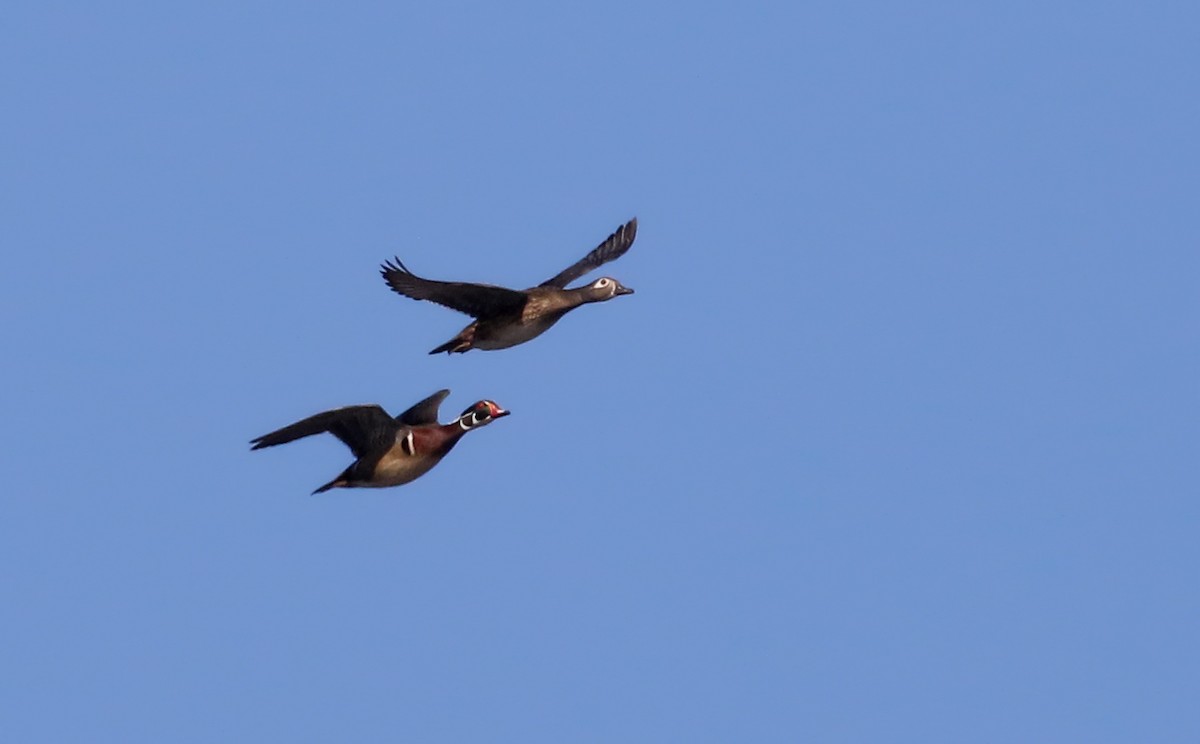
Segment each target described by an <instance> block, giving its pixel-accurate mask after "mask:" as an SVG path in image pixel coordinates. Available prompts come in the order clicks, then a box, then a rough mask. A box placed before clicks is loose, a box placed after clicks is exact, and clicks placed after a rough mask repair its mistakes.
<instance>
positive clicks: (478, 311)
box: [379, 258, 526, 318]
mask: <svg viewBox="0 0 1200 744" xmlns="http://www.w3.org/2000/svg"><path fill="white" fill-rule="evenodd" d="M379 273H380V274H381V275H383V280H384V281H385V282H387V284H388V286H389V287H391V288H392V291H393V292H396V293H398V294H402V295H404V296H405V297H411V298H412V299H414V300H428V301H430V302H436V303H437V304H439V305H442V306H443V307H448V308H450V309H451V310H457V311H458V312H460V313H466V314H467V315H470V316H472V317H475V318H486V317H491V316H494V315H504V314H506V313H519V312H521V310H522V308H524V307H525V300H526V295H525V293H524V292H518V291H517V290H515V289H505V288H504V287H494V286H492V285H490V284H469V283H467V282H439V281H436V280H434V279H424V278H422V277H419V276H417V275H416V274H414V273H412V272H411V271H409V270H408V267H407V266H405V265H404V263H403V262H401V261H400V259H399V258H395V259H393V260H392V261H388V262H386V263H384V264H383V265H382V266H381V267H380V268H379Z"/></svg>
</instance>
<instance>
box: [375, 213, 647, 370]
mask: <svg viewBox="0 0 1200 744" xmlns="http://www.w3.org/2000/svg"><path fill="white" fill-rule="evenodd" d="M636 235H637V218H636V217H635V218H633V219H632V220H630V221H629V222H627V223H625V224H624V225H621V227H619V228H617V231H616V232H614V233H613V234H612V235H609V236H608V238H607V239H605V241H604V242H603V243H601V244H600V245H599V246H597V247H596V249H595V250H593V251H592V252H591V253H589V254H587V255H586V256H584V257H583V258H582V259H580V260H579V261H578V262H576V263H575V264H573V265H571V266H570V267H568V268H567V269H565V270H563V271H562V272H561V273H559V274H558V275H556V276H554V277H553V278H551V279H547V280H546V281H544V282H542V283H541V284H539V285H538V286H536V287H531V288H529V289H525V290H516V289H506V288H505V287H496V286H493V285H490V284H469V283H466V282H439V281H434V280H432V279H422V278H421V277H419V276H417V275H416V274H414V273H412V272H411V271H409V270H408V267H407V266H405V265H404V264H403V263H402V262H401V261H400V259H399V258H395V259H393V261H388V262H386V263H384V264H383V265H382V266H381V267H380V270H379V273H381V274H382V275H383V279H384V281H386V282H387V283H388V286H389V287H391V288H392V289H393V290H394V291H396V292H398V293H399V294H402V295H404V296H405V297H411V298H412V299H414V300H429V301H430V302H436V303H437V304H439V305H443V306H445V307H448V308H450V309H451V310H457V311H459V312H460V313H466V314H467V315H470V316H472V317H474V318H475V322H473V323H471V325H469V326H467V327H466V328H464V329H462V330H461V331H460V332H459V333H458V335H457V336H455V337H454V338H452V339H450V340H449V341H447V342H446V343H444V344H442V345H441V346H439V347H437V348H436V349H434V350H433V351H431V352H429V353H430V354H438V353H441V352H443V351H444V352H446V353H447V354H453V353H456V352H457V353H459V354H462V353H465V352H467V351H469V350H471V349H483V350H485V351H491V350H494V349H507V348H508V347H510V346H516V345H517V344H523V343H525V342H526V341H529V340H531V339H534V338H537V337H538V336H540V335H542V334H543V333H545V332H546V331H547V330H548V329H549V328H550V326H552V325H554V324H555V323H557V322H558V321H559V319H560V318H562V316H564V315H566V314H567V313H569V312H570V311H572V310H574V309H575V308H577V307H579V306H580V305H584V304H587V303H589V302H605V301H607V300H611V299H612V298H614V297H618V296H620V295H627V294H633V290H632V289H630V288H629V287H625V286H622V284H621V283H620V282H618V281H617V280H616V279H613V278H612V277H609V276H606V277H603V278H601V279H597V280H596V281H594V282H592V283H591V284H588V285H585V286H582V287H576V288H574V289H567V288H566V286H567V284H569V283H571V282H573V281H575V280H576V279H578V278H579V277H581V276H583V275H584V274H586V273H588V272H589V271H591V270H593V269H595V268H598V267H599V266H601V265H602V264H605V263H608V262H609V261H613V260H615V259H618V258H620V257H621V256H623V255H624V254H625V251H627V250H629V246H631V245H633V239H634V237H635V236H636Z"/></svg>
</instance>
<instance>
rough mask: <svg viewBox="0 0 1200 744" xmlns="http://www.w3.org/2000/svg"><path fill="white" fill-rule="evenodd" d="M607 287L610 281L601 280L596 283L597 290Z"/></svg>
mask: <svg viewBox="0 0 1200 744" xmlns="http://www.w3.org/2000/svg"><path fill="white" fill-rule="evenodd" d="M607 286H608V279H601V280H600V281H598V282H596V289H604V288H605V287H607Z"/></svg>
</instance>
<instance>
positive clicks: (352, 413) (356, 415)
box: [250, 406, 399, 457]
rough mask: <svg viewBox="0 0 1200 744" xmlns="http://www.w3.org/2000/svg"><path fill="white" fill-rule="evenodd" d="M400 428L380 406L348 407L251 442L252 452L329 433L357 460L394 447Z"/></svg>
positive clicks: (306, 420) (299, 422)
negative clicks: (397, 431) (392, 444)
mask: <svg viewBox="0 0 1200 744" xmlns="http://www.w3.org/2000/svg"><path fill="white" fill-rule="evenodd" d="M398 428H399V425H398V424H397V423H396V421H395V420H394V419H393V418H392V417H391V416H389V415H388V414H387V411H385V410H383V409H382V408H380V407H379V406H347V407H345V408H335V409H333V410H332V411H325V412H323V413H318V414H317V415H315V416H309V417H308V418H306V419H304V420H303V421H297V422H296V423H294V424H292V425H290V426H285V427H283V428H282V429H279V430H278V431H273V432H271V433H270V434H264V435H262V436H261V437H258V438H257V439H252V440H250V443H251V444H253V445H254V446H253V447H251V448H250V449H262V448H263V447H274V446H275V445H277V444H286V443H288V442H292V441H295V440H297V439H300V438H301V437H308V436H312V435H313V434H322V433H324V432H329V433H330V434H332V435H334V436H335V437H337V438H338V439H340V440H342V442H343V443H344V444H345V445H346V446H347V447H349V448H350V451H351V452H353V453H354V456H355V457H363V456H364V455H366V454H368V453H371V452H375V451H378V450H379V449H383V448H387V447H389V446H391V443H392V442H393V441H395V438H396V430H397V429H398Z"/></svg>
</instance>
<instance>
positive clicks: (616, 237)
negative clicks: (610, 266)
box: [539, 217, 637, 289]
mask: <svg viewBox="0 0 1200 744" xmlns="http://www.w3.org/2000/svg"><path fill="white" fill-rule="evenodd" d="M636 237H637V217H634V218H633V219H631V220H630V221H629V222H626V223H625V224H624V225H621V226H620V227H618V228H617V230H616V232H614V233H613V234H612V235H609V236H608V237H607V238H605V239H604V242H603V243H601V244H600V245H598V246H596V248H595V249H594V250H593V251H592V252H591V253H589V254H587V255H586V256H584V257H583V258H581V259H580V260H579V261H577V262H575V263H574V264H572V265H571V266H570V267H568V268H567V269H565V270H563V271H562V272H561V273H559V274H558V275H557V276H555V277H554V278H552V279H547V280H546V281H544V282H542V283H541V284H540V285H539V286H542V287H558V288H559V289H563V288H565V287H566V286H567V285H568V284H570V283H571V282H573V281H575V280H576V279H578V278H579V277H581V276H583V275H584V274H586V273H588V272H589V271H592V270H593V269H596V268H599V267H600V266H602V265H604V264H606V263H608V262H609V261H615V260H616V259H618V258H620V257H621V256H623V255H625V251H627V250H629V246H631V245H633V239H634V238H636Z"/></svg>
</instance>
